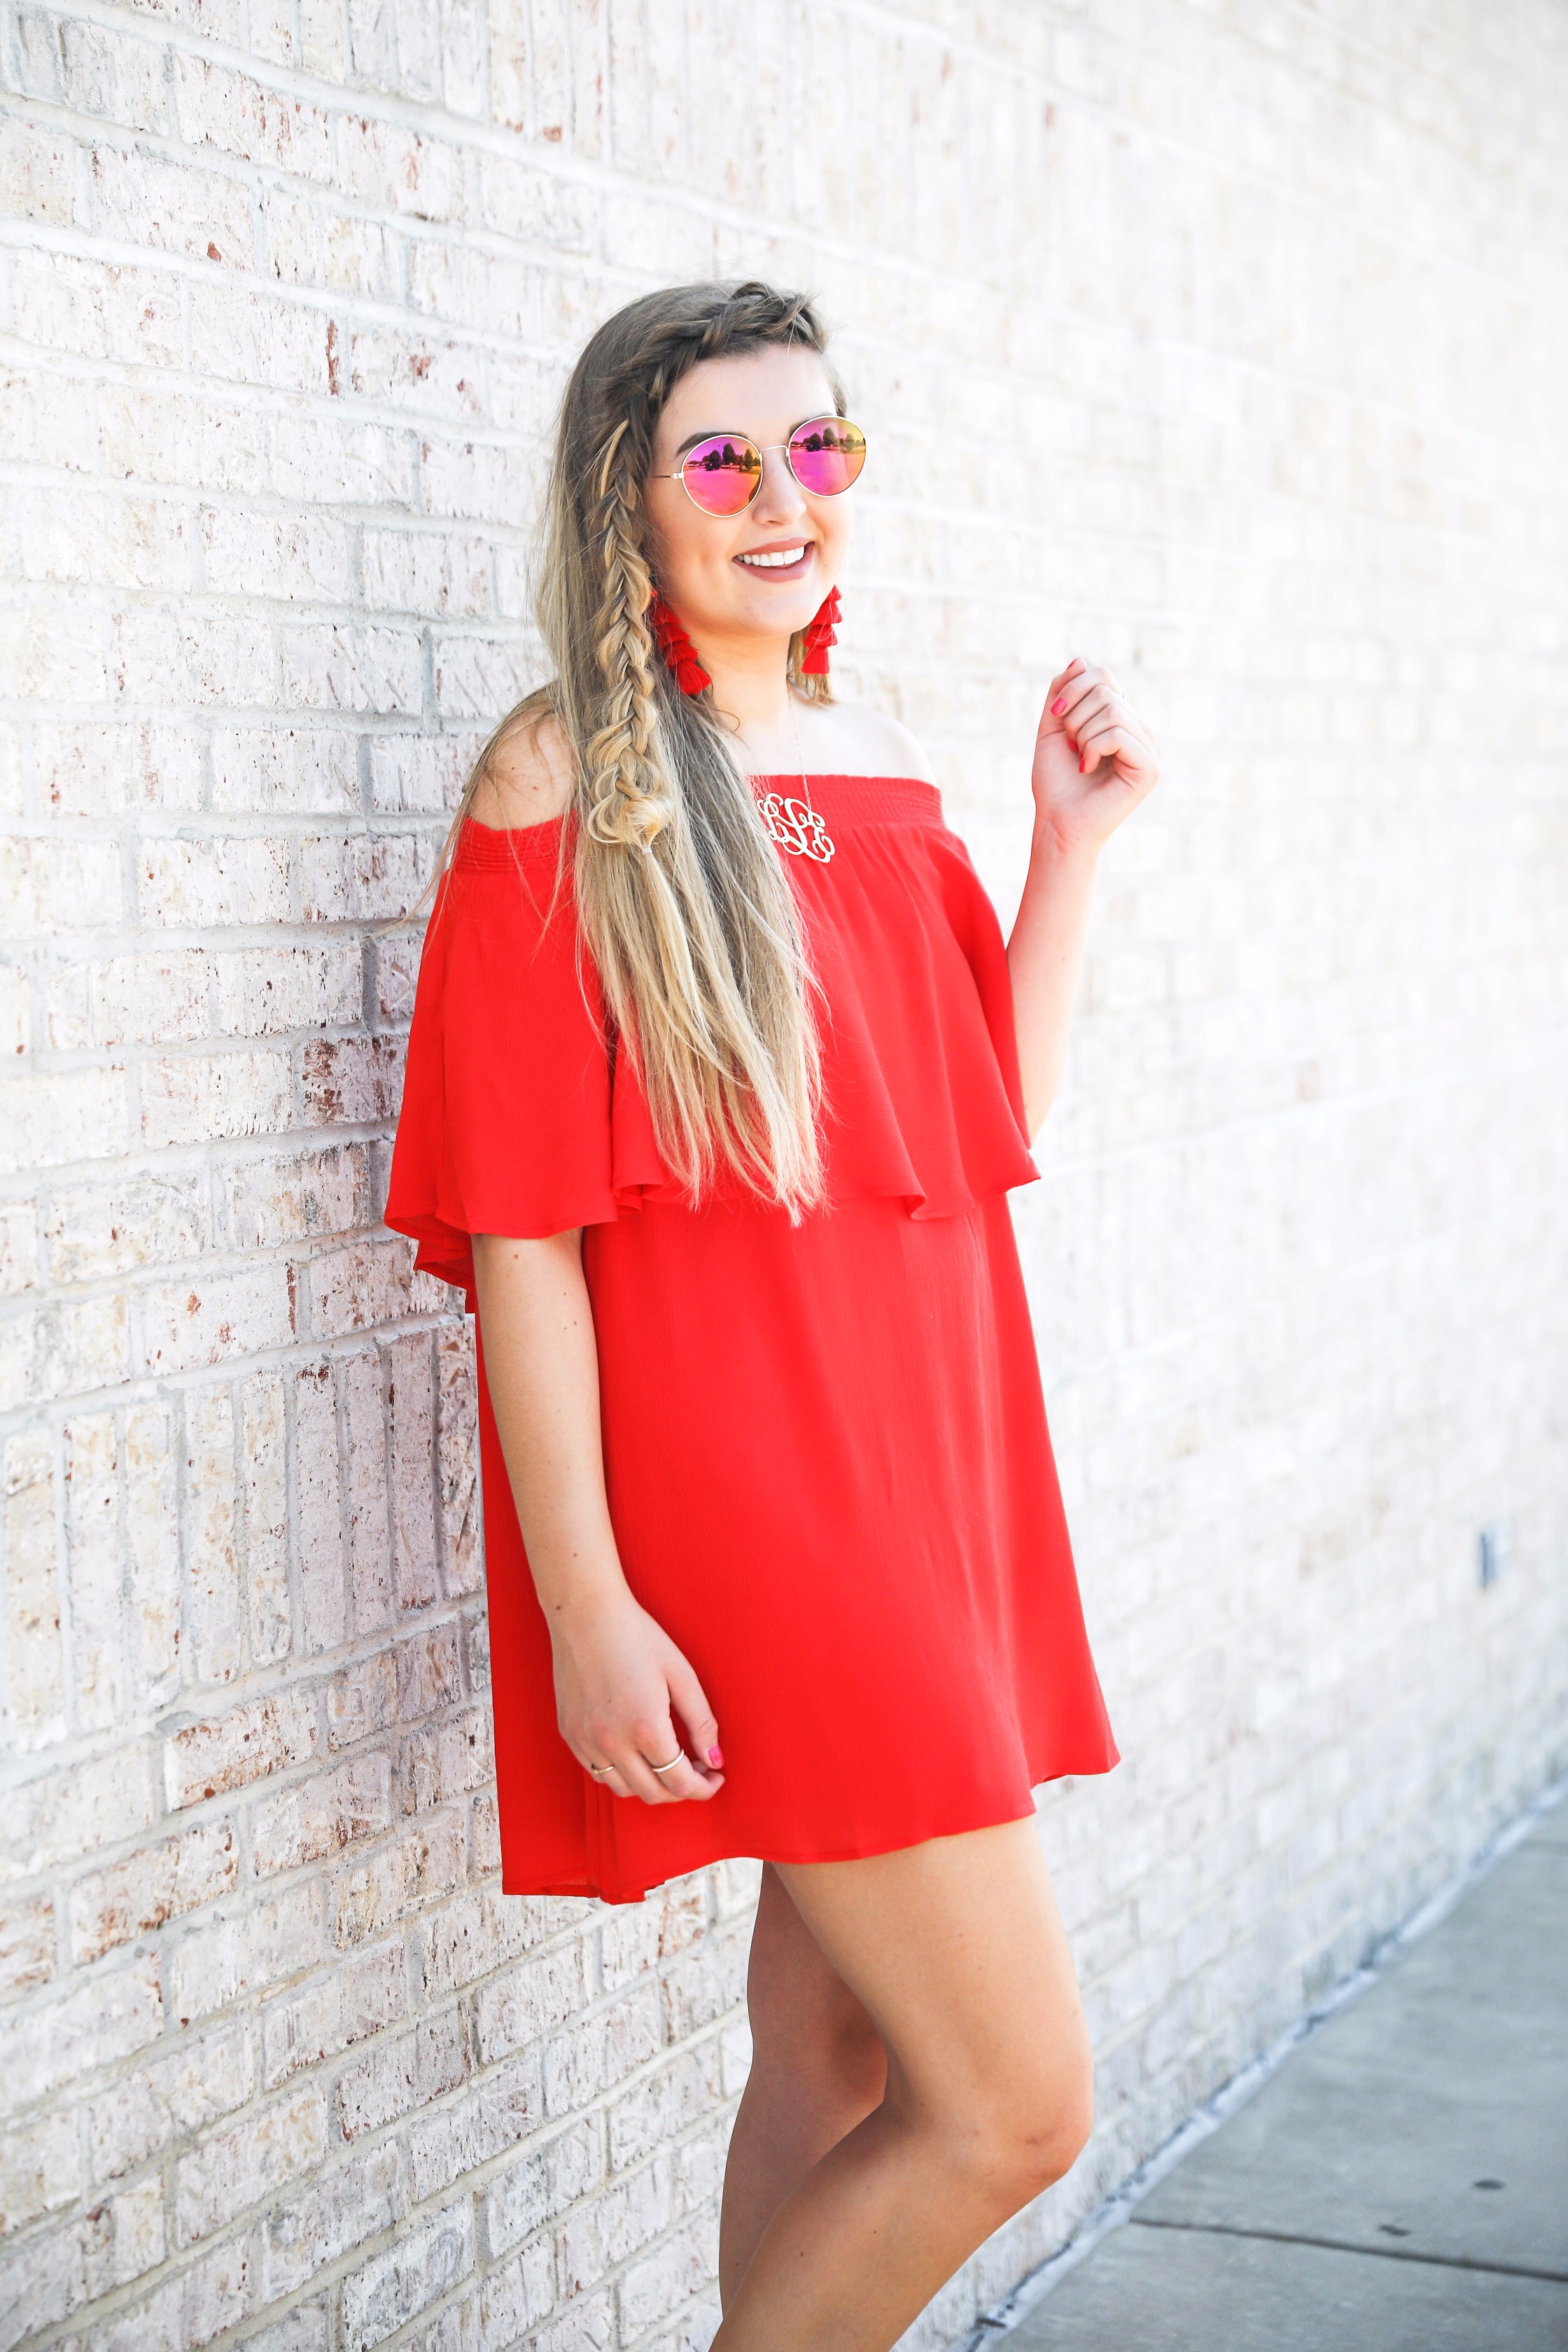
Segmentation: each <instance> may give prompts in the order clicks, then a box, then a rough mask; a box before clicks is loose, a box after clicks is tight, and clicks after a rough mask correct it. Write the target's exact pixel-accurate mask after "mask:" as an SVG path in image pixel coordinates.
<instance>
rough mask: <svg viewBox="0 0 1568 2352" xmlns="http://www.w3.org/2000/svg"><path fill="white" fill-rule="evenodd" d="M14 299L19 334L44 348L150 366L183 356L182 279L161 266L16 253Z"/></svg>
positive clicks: (174, 361)
mask: <svg viewBox="0 0 1568 2352" xmlns="http://www.w3.org/2000/svg"><path fill="white" fill-rule="evenodd" d="M11 303H12V311H13V319H14V325H15V331H16V334H17V336H18V337H19V338H20V339H21V340H22V341H24V342H27V343H32V344H34V345H36V346H37V347H38V348H40V349H43V350H47V351H50V352H74V353H76V354H78V355H79V356H80V357H82V358H84V359H95V360H110V359H112V360H130V361H134V362H142V364H144V365H147V366H153V367H159V366H161V367H175V366H178V365H179V364H180V362H181V361H182V360H183V359H184V351H185V341H184V327H183V325H182V323H181V318H180V287H179V280H178V278H176V277H175V276H174V273H173V272H172V271H171V270H169V269H168V268H167V267H166V266H165V267H163V268H153V269H143V268H137V267H134V266H132V265H127V264H125V263H121V262H102V261H91V260H89V259H87V258H86V257H84V256H79V255H75V254H63V253H51V254H39V255H29V254H25V253H24V254H19V255H18V256H17V257H16V261H15V262H14V264H13V268H12V277H11Z"/></svg>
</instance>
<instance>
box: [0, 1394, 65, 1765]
mask: <svg viewBox="0 0 1568 2352" xmlns="http://www.w3.org/2000/svg"><path fill="white" fill-rule="evenodd" d="M4 1459H5V1493H4V1507H5V1522H4V1524H5V1585H6V1649H7V1660H8V1664H9V1670H10V1672H9V1684H10V1712H11V1722H12V1725H13V1727H14V1736H15V1737H16V1738H17V1740H18V1741H19V1743H20V1744H21V1745H22V1746H24V1747H31V1746H35V1745H37V1743H38V1742H39V1741H41V1740H44V1739H47V1738H50V1737H53V1736H57V1735H58V1733H59V1732H60V1731H62V1730H63V1729H64V1727H65V1654H64V1649H63V1646H62V1643H61V1641H60V1580H59V1567H58V1557H57V1547H56V1536H55V1462H54V1448H53V1445H52V1444H51V1442H50V1439H49V1436H48V1433H47V1431H45V1430H41V1429H40V1430H27V1431H25V1432H24V1433H22V1434H21V1435H20V1436H17V1437H13V1438H10V1439H8V1440H7V1441H6V1444H5V1457H4Z"/></svg>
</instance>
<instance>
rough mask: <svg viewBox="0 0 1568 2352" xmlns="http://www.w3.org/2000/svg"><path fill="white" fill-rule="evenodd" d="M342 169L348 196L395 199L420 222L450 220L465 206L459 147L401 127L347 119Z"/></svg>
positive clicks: (341, 138) (341, 147)
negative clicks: (463, 202) (426, 137)
mask: <svg viewBox="0 0 1568 2352" xmlns="http://www.w3.org/2000/svg"><path fill="white" fill-rule="evenodd" d="M338 173H339V179H340V182H341V184H342V187H343V189H344V191H345V193H346V194H350V195H354V196H363V195H365V194H372V195H373V196H374V198H375V200H376V201H377V202H380V203H384V202H385V201H386V199H387V198H388V197H390V198H391V201H392V204H393V205H394V207H395V209H396V210H397V211H398V212H399V213H406V214H409V215H412V216H413V217H414V218H416V219H417V220H450V219H453V218H455V217H456V216H457V215H458V212H459V211H460V209H461V206H462V199H463V181H464V176H465V175H464V172H463V166H462V158H461V155H460V153H459V152H458V149H457V148H456V147H452V146H448V145H447V143H446V142H443V141H440V140H434V139H423V138H421V137H420V136H419V135H418V133H417V132H416V131H405V130H403V129H402V128H401V126H399V125H397V124H395V123H391V122H382V121H376V120H375V119H374V117H371V118H368V119H359V120H356V119H353V118H348V119H345V120H344V121H343V122H342V125H341V127H340V135H339V142H338Z"/></svg>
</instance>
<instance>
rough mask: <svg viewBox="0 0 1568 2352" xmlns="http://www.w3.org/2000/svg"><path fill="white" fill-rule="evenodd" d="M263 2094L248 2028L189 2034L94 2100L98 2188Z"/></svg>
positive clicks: (90, 2141)
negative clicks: (258, 2085)
mask: <svg viewBox="0 0 1568 2352" xmlns="http://www.w3.org/2000/svg"><path fill="white" fill-rule="evenodd" d="M255 2089H256V2069H255V2066H254V2064H253V2063H252V2059H251V2053H250V2045H249V2041H248V2038H247V2033H246V2032H245V2030H244V2028H243V2027H239V2026H227V2027H222V2028H220V2029H219V2030H218V2031H217V2032H213V2033H207V2034H202V2035H195V2036H189V2037H184V2038H183V2039H182V2040H181V2042H179V2044H178V2046H177V2047H176V2048H175V2050H174V2052H173V2053H171V2055H170V2056H168V2057H166V2058H161V2059H157V2060H155V2061H154V2062H153V2063H152V2064H150V2065H144V2066H142V2067H139V2068H138V2069H136V2071H135V2072H133V2073H132V2074H126V2075H124V2076H122V2077H121V2079H120V2080H119V2081H118V2082H116V2083H114V2084H111V2085H110V2088H109V2089H108V2090H106V2091H103V2092H100V2094H99V2095H98V2096H97V2097H96V2098H93V2099H91V2100H89V2103H88V2105H87V2110H86V2115H87V2149H88V2160H89V2167H90V2172H91V2178H92V2179H93V2181H94V2182H95V2183H99V2184H101V2183H102V2182H104V2181H107V2180H113V2179H118V2178H119V2177H120V2176H121V2174H123V2173H127V2172H133V2171H135V2170H136V2169H137V2168H138V2167H139V2166H141V2165H143V2164H145V2163H147V2162H148V2161H149V2160H150V2159H151V2158H154V2157H156V2156H159V2155H160V2154H162V2153H163V2151H164V2150H165V2149H168V2148H170V2147H174V2146H175V2145H176V2144H177V2143H178V2142H180V2141H182V2140H184V2139H187V2138H189V2137H192V2136H194V2135H195V2133H197V2132H200V2131H205V2129H206V2128H207V2126H209V2125H211V2124H215V2123H218V2122H220V2121H221V2120H222V2119H223V2117H224V2116H230V2115H233V2114H234V2113H235V2111H236V2109H237V2108H239V2107H242V2106H244V2105H246V2103H247V2100H248V2099H250V2097H251V2096H252V2095H253V2094H254V2092H255Z"/></svg>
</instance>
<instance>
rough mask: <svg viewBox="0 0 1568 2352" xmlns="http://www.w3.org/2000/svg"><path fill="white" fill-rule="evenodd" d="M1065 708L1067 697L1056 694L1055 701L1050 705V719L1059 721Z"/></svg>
mask: <svg viewBox="0 0 1568 2352" xmlns="http://www.w3.org/2000/svg"><path fill="white" fill-rule="evenodd" d="M1067 707H1068V698H1067V696H1066V695H1065V694H1058V697H1057V698H1056V700H1055V701H1054V702H1053V703H1052V705H1051V717H1052V718H1053V719H1059V718H1060V717H1061V715H1062V712H1063V711H1064V710H1065V709H1067Z"/></svg>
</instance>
